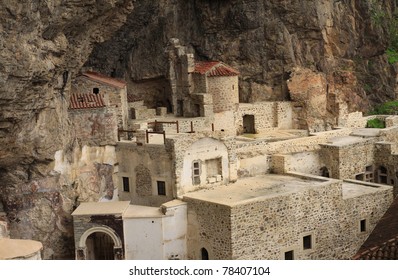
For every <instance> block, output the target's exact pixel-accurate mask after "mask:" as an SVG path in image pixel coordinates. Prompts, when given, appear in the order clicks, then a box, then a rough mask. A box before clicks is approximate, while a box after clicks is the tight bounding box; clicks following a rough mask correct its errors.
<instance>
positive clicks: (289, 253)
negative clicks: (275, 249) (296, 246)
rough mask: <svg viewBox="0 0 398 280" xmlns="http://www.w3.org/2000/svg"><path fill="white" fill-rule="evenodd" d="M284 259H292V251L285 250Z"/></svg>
mask: <svg viewBox="0 0 398 280" xmlns="http://www.w3.org/2000/svg"><path fill="white" fill-rule="evenodd" d="M285 260H294V251H293V250H291V251H287V252H285Z"/></svg>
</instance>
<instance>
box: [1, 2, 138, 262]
mask: <svg viewBox="0 0 398 280" xmlns="http://www.w3.org/2000/svg"><path fill="white" fill-rule="evenodd" d="M0 6H1V9H0V38H1V40H0V204H3V206H4V210H5V212H6V213H7V218H8V219H9V222H10V234H11V237H12V238H31V239H36V240H40V241H41V242H43V245H44V248H45V250H44V258H46V259H49V258H56V259H57V258H72V257H73V252H74V250H73V238H72V235H71V234H72V224H71V216H70V213H71V210H72V209H73V207H74V204H75V200H76V199H77V197H78V196H79V193H78V191H76V184H74V182H73V181H72V182H70V181H65V180H62V178H64V176H61V174H60V173H59V172H57V171H54V166H55V165H54V159H55V153H56V151H58V150H59V151H63V153H64V154H66V157H68V158H69V160H70V161H74V160H78V157H74V156H73V154H72V151H73V150H74V148H73V147H74V146H76V145H75V144H76V143H74V142H73V135H72V134H71V131H72V130H71V127H70V126H71V124H70V122H69V120H68V114H67V107H68V100H69V86H70V80H71V78H73V76H74V75H75V73H77V72H78V71H79V69H80V68H81V66H82V65H83V64H84V63H85V61H86V59H87V57H88V56H89V54H90V52H91V50H92V48H93V46H94V44H95V43H98V42H101V41H104V40H106V39H108V38H109V37H110V36H111V35H112V34H113V33H114V32H115V31H116V30H117V29H118V28H119V27H120V26H121V25H122V24H123V23H124V22H125V19H126V15H127V14H129V13H130V12H131V10H132V9H133V6H132V1H130V0H129V1H127V0H84V1H81V0H79V1H59V0H51V1H8V0H2V1H0ZM97 173H98V172H97ZM0 208H1V207H0Z"/></svg>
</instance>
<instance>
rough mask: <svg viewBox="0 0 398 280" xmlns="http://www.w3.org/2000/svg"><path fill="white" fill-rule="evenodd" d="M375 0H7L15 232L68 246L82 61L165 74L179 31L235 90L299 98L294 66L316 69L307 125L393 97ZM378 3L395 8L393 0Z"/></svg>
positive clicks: (10, 202) (4, 91)
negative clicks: (75, 88)
mask: <svg viewBox="0 0 398 280" xmlns="http://www.w3.org/2000/svg"><path fill="white" fill-rule="evenodd" d="M369 3H370V0H367V1H358V0H347V1H329V0H315V1H298V0H283V1H281V0H271V1H269V0H267V1H265V0H250V1H238V0H211V1H210V0H201V1H193V0H188V1H187V0H173V1H171V0H159V1H149V0H147V1H134V0H97V1H94V0H80V1H60V0H48V1H33V0H29V1H11V0H1V1H0V7H1V9H0V38H1V40H0V202H1V203H2V204H3V205H4V211H5V212H6V213H7V218H8V220H9V222H10V234H11V237H12V238H29V239H35V240H39V241H41V242H42V243H43V247H44V248H45V249H44V256H43V257H44V259H51V258H54V259H60V258H73V237H72V224H71V217H70V212H71V211H72V210H73V208H74V207H75V204H76V201H77V200H79V199H81V194H80V189H81V188H80V187H78V186H79V183H78V176H75V174H74V169H73V168H72V167H70V168H69V167H68V168H66V169H64V172H69V173H68V174H67V175H68V176H61V175H60V172H59V171H55V170H54V155H55V154H56V151H61V152H60V153H61V154H62V155H63V162H65V166H74V167H75V168H78V166H79V164H78V162H79V157H78V155H76V154H79V152H76V147H77V148H79V147H80V146H79V143H77V142H76V141H73V137H72V133H71V132H72V131H73V129H72V126H73V123H71V121H70V119H69V117H68V111H67V108H68V100H69V94H70V91H69V90H70V82H71V79H73V78H74V77H75V76H76V74H77V72H78V71H79V70H80V69H81V67H82V66H83V65H86V66H92V67H94V68H96V70H98V71H101V72H103V73H105V74H109V75H114V76H116V77H123V76H124V75H125V73H127V76H125V78H127V79H128V80H129V82H130V83H133V82H140V81H145V80H147V79H151V81H156V80H159V81H161V82H163V83H164V77H167V72H168V61H167V55H166V54H165V48H166V46H167V44H168V42H169V41H170V39H171V38H179V40H180V42H181V44H182V45H187V46H189V48H191V49H192V50H194V51H195V53H196V55H197V57H198V58H199V59H202V60H220V61H224V62H226V63H228V64H229V65H231V66H232V67H234V68H236V69H238V70H239V71H240V89H239V91H240V101H250V102H253V101H275V100H287V99H289V98H292V99H294V98H295V97H296V96H297V95H295V94H294V92H293V91H292V92H293V95H292V96H290V94H291V93H289V91H288V89H289V87H288V84H287V81H288V79H289V78H291V77H292V83H294V82H295V79H294V77H295V74H297V73H309V74H308V75H309V76H310V77H321V78H320V80H321V81H322V83H323V88H324V90H323V91H322V92H320V93H319V92H318V93H317V94H319V95H320V97H319V98H325V96H326V98H327V99H328V98H329V99H330V100H329V99H328V100H329V101H330V104H332V105H333V106H330V107H328V112H327V113H325V114H324V115H320V116H318V115H316V116H314V117H313V119H315V118H318V117H321V118H324V119H323V120H322V121H321V124H319V123H318V122H319V121H318V119H317V121H316V124H315V125H313V124H312V123H309V124H308V126H309V127H315V129H314V130H318V129H322V128H328V127H329V126H331V125H333V124H335V120H334V119H335V117H336V115H337V112H338V111H339V110H347V111H354V110H355V109H363V108H364V106H365V107H366V106H367V104H369V103H374V102H378V101H381V100H387V99H391V98H393V97H394V86H395V72H394V69H393V67H392V66H390V65H389V64H388V63H387V61H386V57H385V54H384V53H385V49H386V47H387V44H388V34H387V27H386V25H385V24H384V23H381V24H376V23H374V22H372V18H371V13H370V4H369ZM380 5H381V9H382V10H383V11H384V12H385V13H386V15H387V16H390V15H391V13H392V11H393V9H394V8H395V7H394V6H395V1H392V0H387V1H382V2H381V4H380ZM93 48H94V51H93ZM300 69H301V70H300ZM293 85H294V84H293ZM364 89H368V90H367V91H365V90H364ZM309 92H311V91H310V90H309ZM315 100H316V99H315ZM311 104H312V103H311ZM313 105H314V106H316V103H314V104H313ZM308 112H311V111H308ZM308 112H307V113H308ZM314 112H315V113H316V114H319V113H321V112H319V111H318V110H315V111H314ZM303 114H304V113H303ZM309 120H311V118H310V117H309ZM80 153H81V151H80ZM66 163H68V164H66ZM90 164H93V166H95V163H90ZM100 164H107V162H100ZM109 169H112V168H109ZM65 170H66V171H65ZM110 172H111V171H110ZM94 173H95V172H94ZM107 178H108V177H107ZM74 180H77V181H76V182H75V181H74ZM96 180H100V179H99V178H97V179H96ZM96 195H97V196H98V197H100V196H101V195H100V194H98V193H97V194H96ZM79 197H80V198H79Z"/></svg>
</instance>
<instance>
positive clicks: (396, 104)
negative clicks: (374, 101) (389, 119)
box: [369, 101, 398, 115]
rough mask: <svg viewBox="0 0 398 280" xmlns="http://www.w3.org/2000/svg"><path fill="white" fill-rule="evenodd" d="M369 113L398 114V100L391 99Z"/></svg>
mask: <svg viewBox="0 0 398 280" xmlns="http://www.w3.org/2000/svg"><path fill="white" fill-rule="evenodd" d="M369 115H398V101H389V102H386V103H383V104H381V105H379V106H376V107H375V108H374V109H373V110H372V111H371V112H369Z"/></svg>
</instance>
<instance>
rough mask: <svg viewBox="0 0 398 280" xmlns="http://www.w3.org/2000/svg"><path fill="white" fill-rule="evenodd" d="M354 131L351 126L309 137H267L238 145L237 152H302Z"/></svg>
mask: <svg viewBox="0 0 398 280" xmlns="http://www.w3.org/2000/svg"><path fill="white" fill-rule="evenodd" d="M351 132H352V129H350V128H343V129H337V130H330V131H324V132H318V133H314V134H312V135H311V136H309V137H302V138H295V139H289V140H284V141H277V142H270V141H269V140H267V139H264V140H256V141H251V142H245V143H238V144H237V145H236V152H237V154H239V155H240V157H246V156H245V154H250V155H252V154H253V153H257V154H269V155H271V154H276V153H281V152H283V153H286V154H288V153H300V152H309V151H314V150H318V149H319V148H320V146H319V144H322V143H325V142H326V141H327V140H328V139H330V138H333V137H336V136H347V135H349V134H350V133H351Z"/></svg>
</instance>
